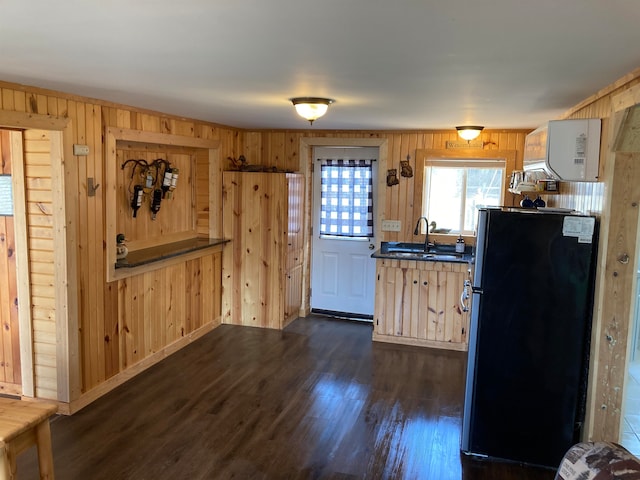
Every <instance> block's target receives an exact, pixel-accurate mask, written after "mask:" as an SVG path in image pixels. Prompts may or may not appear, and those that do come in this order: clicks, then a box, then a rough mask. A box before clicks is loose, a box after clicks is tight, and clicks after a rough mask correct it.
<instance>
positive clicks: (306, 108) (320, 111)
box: [291, 97, 335, 125]
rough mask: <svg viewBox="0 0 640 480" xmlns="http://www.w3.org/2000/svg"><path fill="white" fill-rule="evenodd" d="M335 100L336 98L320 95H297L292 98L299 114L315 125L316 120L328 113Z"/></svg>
mask: <svg viewBox="0 0 640 480" xmlns="http://www.w3.org/2000/svg"><path fill="white" fill-rule="evenodd" d="M333 102H335V100H331V99H330V98H320V97H297V98H292V99H291V103H293V106H294V107H296V112H298V115H300V116H301V117H302V118H304V119H306V120H309V123H310V124H311V125H313V121H314V120H317V119H318V118H320V117H321V116H323V115H324V114H325V113H327V109H328V108H329V105H331V104H332V103H333Z"/></svg>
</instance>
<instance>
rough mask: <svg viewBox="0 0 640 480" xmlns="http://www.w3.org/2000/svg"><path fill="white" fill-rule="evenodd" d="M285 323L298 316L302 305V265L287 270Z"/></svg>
mask: <svg viewBox="0 0 640 480" xmlns="http://www.w3.org/2000/svg"><path fill="white" fill-rule="evenodd" d="M285 284H286V291H285V325H286V324H288V323H289V322H291V321H292V320H295V319H296V318H298V315H299V313H300V307H301V306H302V265H296V266H295V267H293V268H291V269H290V270H289V271H288V272H287V278H286V280H285Z"/></svg>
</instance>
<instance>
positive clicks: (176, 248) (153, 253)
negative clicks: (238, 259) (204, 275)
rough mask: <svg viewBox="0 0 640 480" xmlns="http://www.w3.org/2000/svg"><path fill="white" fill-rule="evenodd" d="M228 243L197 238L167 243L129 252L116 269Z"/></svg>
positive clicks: (220, 239) (221, 240)
mask: <svg viewBox="0 0 640 480" xmlns="http://www.w3.org/2000/svg"><path fill="white" fill-rule="evenodd" d="M228 241H229V240H225V239H222V238H204V237H197V238H189V239H187V240H181V241H179V242H173V243H166V244H164V245H158V246H157V247H150V248H144V249H142V250H134V251H132V252H129V254H128V255H127V256H126V257H125V258H122V259H120V260H118V261H117V262H116V269H118V268H133V267H139V266H140V265H147V264H149V263H153V262H157V261H159V260H164V259H166V258H172V257H177V256H179V255H184V254H185V253H190V252H194V251H196V250H202V249H205V248H210V247H215V246H217V245H223V244H225V243H227V242H228Z"/></svg>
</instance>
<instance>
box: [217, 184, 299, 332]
mask: <svg viewBox="0 0 640 480" xmlns="http://www.w3.org/2000/svg"><path fill="white" fill-rule="evenodd" d="M303 211H304V177H303V176H302V175H301V174H289V173H287V174H285V173H263V172H224V174H223V222H224V238H225V239H229V240H231V241H230V242H229V244H227V246H226V247H225V250H224V255H223V267H222V271H223V275H222V282H223V296H222V297H223V298H222V317H223V322H224V323H231V324H235V325H245V326H254V327H265V328H276V329H281V328H284V327H285V326H286V325H287V323H288V322H289V321H291V320H293V319H294V318H296V317H297V316H298V312H299V310H300V306H301V304H302V257H303V255H302V254H303V238H302V236H303V227H302V218H303Z"/></svg>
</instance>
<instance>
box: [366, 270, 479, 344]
mask: <svg viewBox="0 0 640 480" xmlns="http://www.w3.org/2000/svg"><path fill="white" fill-rule="evenodd" d="M469 278H470V277H469V265H468V264H466V263H454V262H423V261H404V260H389V259H384V260H378V261H377V262H376V303H375V312H374V331H373V340H375V341H381V342H392V343H403V344H408V345H419V346H428V347H437V348H446V349H451V350H467V337H468V330H469V312H465V311H463V309H462V307H461V305H460V296H461V294H462V292H463V288H464V282H465V280H468V279H469ZM466 302H467V305H468V306H470V302H471V299H468V300H467V301H466Z"/></svg>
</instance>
